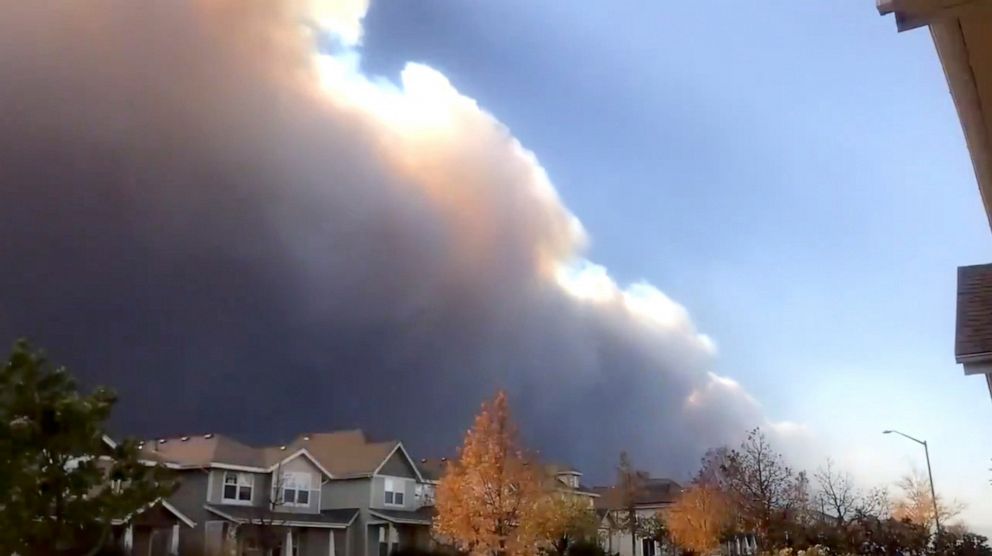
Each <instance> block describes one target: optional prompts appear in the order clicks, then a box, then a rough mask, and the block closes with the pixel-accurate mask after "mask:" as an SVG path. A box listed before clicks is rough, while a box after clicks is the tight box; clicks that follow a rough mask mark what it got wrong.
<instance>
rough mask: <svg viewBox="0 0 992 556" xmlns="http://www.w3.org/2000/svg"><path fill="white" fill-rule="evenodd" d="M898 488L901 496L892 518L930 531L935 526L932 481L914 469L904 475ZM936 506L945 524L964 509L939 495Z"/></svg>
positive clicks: (894, 506) (893, 509)
mask: <svg viewBox="0 0 992 556" xmlns="http://www.w3.org/2000/svg"><path fill="white" fill-rule="evenodd" d="M896 486H897V487H899V490H900V491H901V496H900V497H899V498H898V499H897V500H896V501H895V503H893V505H892V517H894V518H895V519H897V520H900V521H909V522H911V523H915V524H917V525H921V526H922V527H923V528H924V529H926V530H927V531H930V530H931V529H932V528H933V526H934V524H935V519H934V517H935V516H934V502H933V495H932V491H931V490H930V481H929V480H928V479H927V478H926V477H925V476H924V475H923V473H922V472H921V471H920V470H918V469H914V470H912V471H911V472H909V473H907V474H906V475H903V477H902V478H901V479H899V482H897V483H896ZM936 506H937V511H939V512H940V521H941V522H942V523H945V524H946V523H948V522H949V521H950V520H952V519H954V518H955V517H957V515H958V514H960V513H961V510H962V509H963V508H962V507H961V505H960V504H958V503H956V502H951V503H948V502H945V501H944V499H943V498H941V496H940V495H939V494H938V495H937V504H936Z"/></svg>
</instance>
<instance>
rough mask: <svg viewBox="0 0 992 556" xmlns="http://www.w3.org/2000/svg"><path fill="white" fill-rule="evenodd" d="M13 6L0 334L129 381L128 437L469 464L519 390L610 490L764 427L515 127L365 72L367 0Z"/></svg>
mask: <svg viewBox="0 0 992 556" xmlns="http://www.w3.org/2000/svg"><path fill="white" fill-rule="evenodd" d="M38 4H44V6H39V5H38ZM2 9H3V17H0V37H2V38H0V75H4V76H6V77H5V78H4V79H3V80H2V83H0V106H3V107H4V110H3V112H4V119H3V120H2V124H0V126H2V127H0V161H2V162H3V164H0V180H2V181H0V237H3V238H5V239H6V240H7V241H8V243H7V245H6V247H5V248H4V249H2V250H0V264H2V265H3V267H4V268H14V269H17V270H16V271H15V272H6V271H5V272H4V273H3V276H2V277H0V338H5V339H12V338H13V337H15V336H17V335H24V334H27V335H30V336H31V337H33V338H35V339H36V340H37V341H39V343H42V344H44V345H46V346H47V347H48V348H49V349H50V351H51V352H53V353H54V354H56V355H58V356H60V359H64V360H67V362H68V363H70V364H71V365H72V366H73V367H74V369H75V370H76V372H77V373H79V374H81V375H82V376H84V377H85V378H86V379H87V380H88V381H99V382H109V383H111V384H113V385H115V386H117V387H118V388H119V389H120V390H121V393H122V397H123V401H122V407H121V413H120V415H119V424H120V427H121V428H122V429H123V430H125V431H131V432H137V433H142V434H152V433H166V432H184V431H185V432H189V431H192V430H204V429H215V430H226V431H228V432H234V433H238V434H242V435H245V436H249V437H256V438H262V437H272V436H278V435H288V434H290V433H293V432H296V431H298V430H309V429H324V428H332V427H338V426H352V425H363V426H366V427H367V428H371V429H372V430H373V431H375V432H379V433H380V434H388V435H396V436H400V437H402V438H404V440H406V441H407V442H408V443H409V444H412V445H413V446H414V447H415V448H419V449H420V450H422V451H425V452H427V451H429V452H438V451H442V450H445V451H450V449H451V448H450V447H451V446H452V445H453V444H454V443H455V442H456V441H457V439H458V437H459V435H460V432H461V431H462V430H463V428H464V426H465V425H466V423H467V422H468V420H469V418H470V415H471V414H472V413H473V412H474V410H475V409H476V407H477V405H478V403H479V401H480V399H481V398H482V397H485V396H489V395H491V394H492V392H493V390H494V389H495V388H497V387H504V388H506V389H508V390H509V392H510V394H511V401H512V402H513V404H514V407H515V409H516V411H517V413H518V417H519V418H520V420H521V421H522V425H523V428H524V430H525V431H526V433H527V437H528V438H529V439H530V440H531V441H532V442H534V443H535V444H538V445H540V446H541V447H543V448H544V449H545V450H546V451H547V452H549V453H550V455H552V456H554V457H563V458H570V459H572V460H574V461H576V463H580V464H583V465H585V466H586V467H587V469H589V470H591V471H593V472H598V473H599V475H600V476H603V475H604V474H605V470H606V469H608V468H609V466H610V465H611V463H612V461H613V460H614V458H615V457H616V453H617V452H618V451H619V450H620V449H629V450H631V451H632V452H633V453H634V456H635V458H637V459H639V460H640V461H641V462H642V463H643V464H644V465H645V466H649V467H653V468H655V469H656V470H658V471H665V472H668V473H679V472H682V471H684V470H685V469H687V468H688V466H690V465H691V464H692V463H694V462H695V460H696V458H698V457H699V455H700V454H701V452H702V451H703V450H704V449H705V448H706V447H708V446H712V445H715V444H720V443H724V442H727V441H731V440H733V439H735V438H738V437H739V436H740V435H741V434H742V433H743V432H744V431H745V429H746V428H748V427H750V426H754V425H769V424H770V423H768V421H767V420H766V419H765V417H764V416H763V413H762V410H761V408H760V405H759V404H758V403H757V402H756V401H755V400H754V399H752V398H751V397H750V396H749V395H748V394H747V393H746V392H744V391H743V389H742V388H741V387H740V386H739V385H737V383H735V382H733V381H731V380H729V379H726V378H722V377H719V376H716V375H714V374H712V373H709V372H708V367H709V365H710V363H711V361H712V358H713V357H714V354H715V347H714V344H713V342H712V341H711V340H710V339H709V338H708V337H706V336H704V335H702V334H700V333H699V332H697V330H696V328H695V326H694V325H693V323H692V321H691V319H690V317H689V315H688V312H687V311H686V310H685V309H684V308H683V307H682V306H680V305H679V304H677V303H676V302H674V301H673V300H671V299H670V298H668V297H667V296H666V295H665V294H663V293H662V292H661V291H659V290H658V289H656V288H655V287H653V286H651V285H649V284H646V283H638V284H634V285H631V286H629V287H621V286H619V285H618V284H617V283H616V282H615V281H614V280H612V279H611V278H610V276H609V275H608V273H607V271H606V269H604V268H603V267H601V266H598V265H596V264H593V263H591V262H588V261H585V260H583V258H582V250H583V245H584V240H585V234H584V231H583V230H582V227H581V225H580V224H579V222H578V220H577V219H576V218H575V216H574V215H572V214H571V213H570V212H569V211H568V210H567V208H566V207H565V206H564V205H563V204H562V202H561V200H560V199H559V198H558V196H557V194H556V192H555V189H554V187H553V186H552V184H551V183H550V182H549V180H548V177H547V175H546V173H545V172H544V170H543V169H542V168H541V166H540V164H539V163H538V161H537V158H536V157H535V156H534V154H533V153H531V152H529V151H527V150H526V149H525V148H524V147H523V146H521V145H520V143H519V142H518V141H517V140H516V139H514V138H513V136H512V135H511V134H510V132H509V130H507V129H506V128H505V127H504V126H503V125H501V124H500V123H499V122H498V121H497V120H496V119H495V118H494V117H493V116H492V115H490V114H488V113H487V112H485V111H483V110H482V109H481V108H480V107H479V106H478V105H477V103H476V102H475V101H473V100H472V99H470V98H468V97H465V96H464V95H461V94H460V93H459V92H458V91H457V90H456V89H455V88H454V87H453V86H452V85H451V83H450V82H449V81H448V80H447V79H446V78H445V77H444V76H443V75H441V74H440V73H439V72H437V71H435V70H433V69H431V68H429V67H427V66H424V65H418V64H410V65H408V66H407V67H406V68H405V69H404V70H403V72H402V74H401V76H400V80H399V82H398V83H392V82H388V81H386V80H382V79H371V78H369V77H366V76H365V75H363V74H362V73H361V71H360V69H359V64H358V59H359V55H358V52H359V49H360V39H361V33H362V28H361V19H362V17H363V15H364V14H365V11H366V10H367V9H368V5H367V2H363V1H353V0H351V1H334V0H326V1H323V2H313V1H312V2H300V1H296V2H294V1H290V0H286V1H282V2H277V1H274V0H252V1H248V2H245V1H244V0H212V1H208V0H185V1H182V2H133V1H131V0H89V1H85V2H83V1H78V2H62V3H51V4H47V3H29V2H19V1H10V2H6V3H4V4H3V8H2ZM320 35H324V36H325V37H326V36H330V37H332V39H333V40H331V41H329V42H331V43H334V45H335V46H334V48H333V52H330V53H322V52H319V51H318V50H317V46H316V45H317V44H318V41H317V40H316V39H317V37H318V36H320Z"/></svg>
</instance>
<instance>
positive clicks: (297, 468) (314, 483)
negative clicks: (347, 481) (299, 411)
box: [266, 456, 354, 556]
mask: <svg viewBox="0 0 992 556" xmlns="http://www.w3.org/2000/svg"><path fill="white" fill-rule="evenodd" d="M280 472H297V473H306V474H308V475H310V499H309V500H308V502H307V505H306V506H291V505H288V504H282V505H280V506H279V511H280V512H291V513H294V512H295V513H309V514H314V513H319V512H320V509H321V506H320V500H321V498H322V497H323V492H322V489H321V482H323V479H324V475H323V473H321V471H320V469H318V468H317V467H316V466H315V465H314V464H313V463H312V462H311V461H310V460H308V459H307V458H305V457H303V456H299V457H296V458H294V459H292V460H290V461H288V462H286V463H285V465H283V466H282V467H281V468H280ZM267 482H268V486H267V488H269V489H271V488H272V487H271V483H272V477H271V475H270V476H269V478H268V480H267ZM266 492H270V491H269V490H266ZM324 507H325V508H327V507H328V506H324ZM353 507H354V506H353ZM325 556H326V551H325Z"/></svg>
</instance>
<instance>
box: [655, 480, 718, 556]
mask: <svg viewBox="0 0 992 556" xmlns="http://www.w3.org/2000/svg"><path fill="white" fill-rule="evenodd" d="M730 518H731V512H730V503H729V501H728V500H727V498H726V497H725V496H724V495H723V493H722V492H720V491H719V490H718V489H716V488H714V487H712V486H708V485H701V484H697V485H692V486H690V487H689V488H687V489H686V490H685V492H683V493H682V495H681V496H680V497H679V499H678V500H677V501H676V502H675V504H673V505H672V507H671V509H670V510H669V512H668V515H667V517H666V518H665V521H666V523H667V525H668V531H669V534H670V535H671V536H672V540H674V541H675V543H676V544H678V545H679V546H681V547H682V548H685V549H687V550H691V551H693V552H696V553H697V554H706V553H708V552H711V551H713V549H715V548H717V547H718V546H719V545H720V537H721V535H722V534H723V533H724V532H726V531H727V528H728V526H729V524H730Z"/></svg>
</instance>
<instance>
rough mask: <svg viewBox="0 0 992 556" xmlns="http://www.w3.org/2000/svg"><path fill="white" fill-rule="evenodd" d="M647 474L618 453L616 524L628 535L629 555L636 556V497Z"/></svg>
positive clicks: (624, 454)
mask: <svg viewBox="0 0 992 556" xmlns="http://www.w3.org/2000/svg"><path fill="white" fill-rule="evenodd" d="M646 481H647V474H646V473H644V472H643V471H638V470H637V469H635V468H634V464H633V463H631V461H630V456H628V455H627V452H620V462H619V464H618V465H617V485H616V487H615V488H616V493H617V495H618V497H619V502H620V508H621V513H620V514H619V515H618V516H617V520H616V524H617V528H618V529H619V530H620V531H623V532H625V533H628V534H629V535H630V553H631V554H637V537H638V536H640V533H641V530H640V524H641V523H640V521H639V520H638V518H637V497H638V496H639V495H640V494H641V491H642V490H643V489H644V483H645V482H646Z"/></svg>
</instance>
